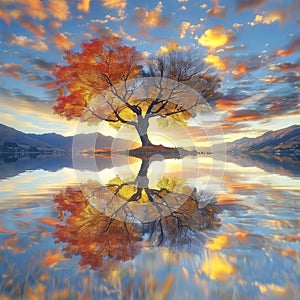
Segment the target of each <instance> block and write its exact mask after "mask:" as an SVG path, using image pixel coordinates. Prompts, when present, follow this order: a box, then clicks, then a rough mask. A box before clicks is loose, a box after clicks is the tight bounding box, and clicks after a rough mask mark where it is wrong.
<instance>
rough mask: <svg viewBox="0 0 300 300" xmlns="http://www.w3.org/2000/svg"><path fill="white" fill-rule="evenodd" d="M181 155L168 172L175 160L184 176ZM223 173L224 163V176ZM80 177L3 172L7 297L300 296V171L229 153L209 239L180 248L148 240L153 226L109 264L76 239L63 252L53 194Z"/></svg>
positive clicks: (2, 292)
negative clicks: (102, 265)
mask: <svg viewBox="0 0 300 300" xmlns="http://www.w3.org/2000/svg"><path fill="white" fill-rule="evenodd" d="M204 161H205V162H208V163H203V164H202V169H201V174H204V175H205V174H206V172H207V173H209V168H210V164H209V159H204ZM177 163H178V162H177V161H175V162H173V163H171V164H167V163H166V166H167V167H166V168H165V169H164V171H165V173H164V175H165V176H171V175H172V172H171V170H172V166H174V170H175V173H174V174H176V176H177V175H178V166H177ZM134 164H137V162H132V165H133V166H130V167H129V166H128V168H127V170H131V172H135V171H136V170H137V169H138V168H139V166H138V165H137V166H135V167H134ZM195 165H196V164H195ZM200 165H201V163H200ZM216 165H218V166H219V168H218V169H220V170H221V169H222V166H224V164H223V163H221V162H220V163H218V164H216ZM204 166H207V169H205V167H204ZM122 170H124V169H122ZM110 171H112V170H111V169H106V170H103V171H101V172H102V175H103V174H109V172H110ZM202 171H203V172H202ZM101 172H100V173H101ZM176 172H177V173H176ZM125 173H126V172H125ZM125 173H124V176H125ZM91 174H92V173H90V175H91ZM174 174H173V176H175V175H174ZM183 174H184V173H183ZM187 174H191V173H190V172H188V173H187ZM221 175H222V172H217V174H216V177H217V180H219V178H220V177H221ZM188 176H190V175H188ZM188 176H187V178H190V177H188ZM76 180H77V178H76V175H75V171H74V170H72V169H70V168H62V169H60V170H57V171H55V172H48V171H43V170H34V171H30V172H24V173H21V174H19V175H18V176H15V177H10V178H7V179H4V180H1V181H0V189H1V191H3V192H1V202H0V207H1V210H0V213H1V221H0V242H1V243H0V245H1V246H0V253H1V255H0V261H1V264H0V271H1V274H2V278H1V281H0V296H1V297H2V298H3V297H4V298H3V299H6V298H5V297H14V298H15V299H18V298H21V297H23V298H24V297H25V298H26V299H34V297H39V299H57V298H63V297H65V298H68V297H69V298H72V297H73V298H74V297H75V298H79V299H80V297H81V298H84V297H86V298H87V299H89V298H90V299H93V298H100V299H101V297H102V298H103V299H107V298H108V297H110V298H112V299H117V298H118V297H124V298H130V297H133V298H138V299H151V297H152V298H153V297H154V298H155V299H159V298H158V297H162V296H164V298H161V299H195V298H200V299H232V295H234V297H236V298H237V299H242V298H247V297H248V298H250V299H275V298H279V299H296V296H297V291H298V290H299V282H300V273H299V270H300V264H299V262H300V259H299V253H300V249H299V241H300V236H299V229H300V222H299V220H300V207H299V196H300V191H299V184H298V179H297V177H296V176H295V177H293V176H287V175H281V174H275V173H267V172H266V171H264V170H262V169H260V168H258V167H255V166H252V167H242V166H240V165H237V164H234V163H232V162H227V163H226V164H225V173H224V178H223V183H222V185H221V186H220V188H219V189H218V191H217V194H216V196H215V199H216V200H217V205H218V206H220V208H221V211H220V212H219V213H218V214H217V218H218V219H219V222H218V223H219V225H218V226H217V228H214V229H211V230H206V231H203V232H202V233H201V234H202V236H203V238H204V240H203V241H204V242H203V241H202V242H203V243H201V244H197V243H195V241H198V242H199V240H197V239H193V238H194V237H192V236H190V235H188V237H190V238H191V239H189V240H190V242H188V243H186V244H182V245H180V244H177V247H176V249H174V248H169V246H168V244H162V245H160V246H158V245H157V244H155V243H154V244H148V243H147V236H148V237H149V234H145V235H144V236H143V237H142V239H140V240H139V241H138V242H137V244H131V246H132V247H134V248H132V250H133V251H134V252H133V253H135V255H134V256H132V257H131V258H129V259H128V260H126V261H125V260H122V259H120V260H119V261H118V260H116V261H115V264H114V265H112V266H111V267H109V268H107V269H106V270H100V269H97V268H95V269H94V270H92V268H91V265H89V263H87V264H80V261H81V259H82V256H81V255H83V254H84V252H81V254H79V253H78V252H72V251H74V248H70V249H69V250H70V252H68V253H69V254H68V255H66V253H65V252H64V251H63V247H64V246H65V245H66V243H63V244H61V243H57V238H56V237H55V232H57V230H58V229H59V226H63V225H64V224H69V225H70V224H71V223H63V222H62V220H63V219H64V218H68V217H69V216H70V214H68V213H67V214H66V212H63V211H60V210H59V209H58V207H57V204H55V203H54V199H55V197H57V195H58V194H59V193H60V191H64V190H65V189H66V187H67V186H72V188H73V189H75V190H78V185H77V184H76ZM72 199H73V200H74V201H75V199H76V198H72V197H70V198H69V200H68V201H69V202H66V203H69V204H68V205H73V204H76V201H75V202H74V203H73V204H72ZM89 216H91V214H90V215H89ZM93 218H94V217H93ZM93 218H92V219H90V218H83V217H82V216H81V218H80V221H81V222H83V224H84V225H83V226H87V228H95V223H93V222H94V221H95V220H96V219H95V218H94V219H93ZM92 220H94V221H93V222H92ZM87 232H89V231H87ZM117 233H118V231H116V234H117ZM119 234H121V232H120V233H119ZM75 236H76V235H75ZM96 237H97V235H95V238H96ZM116 238H118V239H120V236H119V235H118V234H117V235H116ZM118 239H117V240H118ZM87 241H88V236H87ZM110 241H112V239H111V240H110ZM78 243H80V240H78ZM97 245H98V246H99V244H97V243H96V244H95V245H94V246H96V247H97ZM115 245H116V246H117V245H119V244H118V243H116V244H115ZM90 246H91V247H92V244H90V245H88V244H86V246H85V247H90ZM94 246H93V247H94ZM135 247H137V248H135ZM86 249H87V248H86ZM94 249H97V248H94ZM83 250H84V248H82V251H83ZM116 251H118V250H117V248H116ZM135 251H138V252H135ZM115 258H116V257H115ZM110 259H112V258H110V257H109V256H107V260H110ZM87 262H88V261H87ZM65 278H67V279H68V280H65ZM88 297H89V298H88ZM8 299H9V298H8Z"/></svg>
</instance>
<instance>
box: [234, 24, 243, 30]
mask: <svg viewBox="0 0 300 300" xmlns="http://www.w3.org/2000/svg"><path fill="white" fill-rule="evenodd" d="M232 27H233V28H236V29H237V28H241V27H243V24H241V23H234V24H233V25H232Z"/></svg>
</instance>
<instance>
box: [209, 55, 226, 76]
mask: <svg viewBox="0 0 300 300" xmlns="http://www.w3.org/2000/svg"><path fill="white" fill-rule="evenodd" d="M204 61H205V62H206V63H207V64H209V65H211V66H213V67H215V68H216V69H218V70H220V71H226V73H227V72H228V69H229V64H230V57H226V58H221V57H220V56H216V55H212V54H209V55H208V56H207V57H206V58H205V59H204Z"/></svg>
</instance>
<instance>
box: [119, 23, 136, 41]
mask: <svg viewBox="0 0 300 300" xmlns="http://www.w3.org/2000/svg"><path fill="white" fill-rule="evenodd" d="M120 34H121V36H122V37H124V38H125V39H126V40H128V41H130V42H135V41H136V37H134V36H131V35H130V34H128V33H127V32H126V31H125V29H124V28H123V27H120Z"/></svg>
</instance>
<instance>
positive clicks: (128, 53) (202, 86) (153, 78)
mask: <svg viewBox="0 0 300 300" xmlns="http://www.w3.org/2000/svg"><path fill="white" fill-rule="evenodd" d="M64 60H65V63H66V64H64V65H57V66H56V67H55V69H54V76H55V77H56V83H57V86H58V96H57V99H56V105H55V106H54V110H55V112H56V113H58V114H60V115H62V116H64V117H66V118H67V119H72V118H75V117H80V118H81V121H84V122H96V123H97V122H99V121H107V122H109V123H110V124H111V125H112V126H114V127H115V128H120V126H122V125H128V126H132V127H134V128H135V129H136V131H137V132H138V134H139V136H140V139H141V143H142V146H150V145H152V143H151V141H150V139H149V137H148V128H149V122H150V119H151V118H156V117H158V119H166V118H168V119H172V120H173V121H176V122H179V123H180V124H182V125H186V124H187V121H188V120H189V119H190V118H192V117H194V116H195V115H196V114H197V113H198V112H199V111H201V110H202V109H203V108H204V107H205V104H206V102H205V99H206V100H212V99H214V98H215V97H216V96H217V95H218V93H217V92H216V90H217V89H218V88H219V86H220V79H219V78H218V77H217V76H216V75H214V74H213V73H212V72H211V70H210V69H208V68H207V67H206V65H205V64H204V63H203V62H202V61H201V59H200V57H199V56H196V54H195V52H193V53H192V52H171V53H169V54H166V55H163V56H159V57H155V58H153V59H148V60H145V59H143V56H142V54H141V53H139V52H138V51H137V50H136V49H135V48H134V47H128V46H126V45H122V42H121V40H120V39H119V38H117V37H108V36H103V37H101V38H98V39H94V40H92V41H90V42H84V43H82V44H81V52H75V51H72V50H68V51H66V52H65V56H64Z"/></svg>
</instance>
